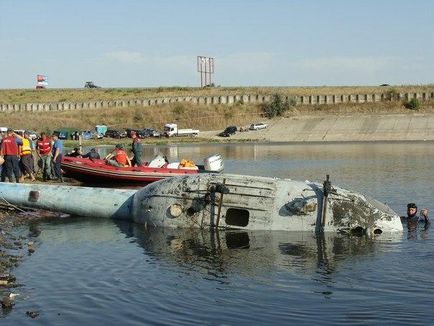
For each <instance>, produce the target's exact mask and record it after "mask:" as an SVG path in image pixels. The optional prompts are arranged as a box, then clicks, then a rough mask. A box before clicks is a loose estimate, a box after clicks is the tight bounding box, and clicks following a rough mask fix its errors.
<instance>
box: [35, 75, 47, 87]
mask: <svg viewBox="0 0 434 326" xmlns="http://www.w3.org/2000/svg"><path fill="white" fill-rule="evenodd" d="M47 79H48V78H47V76H44V75H36V88H37V89H38V88H45V87H47V86H48V81H47Z"/></svg>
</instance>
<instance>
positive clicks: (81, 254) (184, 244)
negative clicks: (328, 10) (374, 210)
mask: <svg viewBox="0 0 434 326" xmlns="http://www.w3.org/2000/svg"><path fill="white" fill-rule="evenodd" d="M386 145H387V146H386ZM386 145H383V146H382V147H381V146H380V145H378V144H370V145H369V144H368V145H355V144H353V145H327V146H324V145H321V146H316V145H311V146H301V145H297V146H289V145H283V146H282V145H281V146H274V145H268V146H267V145H255V146H254V145H241V146H234V145H228V146H221V145H219V146H216V147H213V146H202V147H201V148H200V149H199V150H198V149H196V148H195V149H194V150H191V151H189V147H188V146H187V147H179V148H177V152H176V153H172V154H173V156H172V158H177V157H179V158H182V157H183V156H187V155H188V157H192V156H193V158H194V159H196V160H198V159H199V158H200V157H204V156H206V155H207V154H209V153H212V152H216V151H219V152H221V151H222V152H223V153H222V154H223V155H224V156H225V158H226V171H227V172H235V173H244V174H258V175H268V176H278V177H291V178H294V179H301V180H303V179H310V180H317V181H322V179H323V176H325V174H330V175H331V177H332V180H333V182H334V183H336V184H338V185H341V186H345V187H346V188H350V189H355V190H359V191H361V192H364V193H366V194H369V195H371V196H372V197H376V198H377V199H379V200H381V201H385V202H388V203H389V204H391V206H392V208H394V209H395V210H397V211H401V212H402V210H403V209H405V204H406V203H407V202H408V201H415V202H417V203H420V204H421V205H423V206H427V207H428V208H429V209H431V210H432V208H433V207H432V205H431V198H430V196H431V184H430V181H431V180H432V178H433V176H432V175H431V171H430V169H428V165H429V161H431V162H432V159H433V158H432V157H431V156H432V155H434V154H431V153H434V151H432V149H433V148H432V147H433V146H432V145H430V144H415V145H414V146H413V147H412V149H413V153H415V155H416V156H415V157H417V159H415V158H412V159H409V158H408V157H407V156H406V155H407V153H408V147H406V146H408V145H401V146H397V145H390V144H386ZM171 151H172V152H173V151H174V150H173V149H171ZM410 185H411V186H410ZM415 190H417V191H415ZM410 199H411V200H410ZM39 229H40V230H41V231H42V232H41V234H40V236H39V237H38V238H37V240H36V245H35V247H36V252H35V253H34V254H33V255H32V256H30V257H27V258H25V259H24V261H23V262H22V263H21V265H20V266H19V267H18V268H16V269H15V270H14V271H13V273H14V275H16V277H17V280H18V281H19V282H24V283H25V284H24V286H22V287H19V288H17V289H16V292H19V293H20V294H21V295H20V296H19V297H18V300H17V302H16V305H15V308H14V309H13V310H12V311H11V312H10V313H9V314H3V316H2V317H3V320H1V319H0V323H2V322H3V323H5V324H10V325H25V324H34V323H35V322H37V323H39V324H43V325H48V324H51V325H81V324H89V325H101V324H105V325H113V324H123V325H143V324H159V325H161V324H165V325H167V324H176V325H182V324H185V325H191V324H212V325H214V324H229V325H235V324H247V323H251V324H270V323H273V324H280V325H287V324H289V323H292V324H306V325H312V324H330V325H336V324H342V325H347V324H349V323H351V324H361V325H366V324H385V323H390V324H401V325H406V324H412V325H416V324H428V323H430V322H431V321H432V320H433V317H432V313H431V310H432V306H433V303H434V302H433V301H434V299H433V298H434V282H433V281H432V278H433V275H434V272H433V268H432V261H433V258H434V250H433V249H434V246H433V240H432V238H433V234H432V230H431V229H430V230H428V231H423V230H418V232H417V233H416V234H415V236H414V237H411V238H410V239H408V237H407V232H406V231H404V232H403V233H400V234H383V235H381V236H379V237H374V238H370V237H346V236H341V235H336V234H325V235H324V236H315V235H314V234H312V233H303V232H297V233H292V232H236V231H230V232H229V231H226V232H209V231H188V230H168V229H155V230H150V229H145V228H144V227H143V226H140V225H134V224H132V223H128V222H123V223H120V222H115V221H110V220H98V219H88V218H86V219H85V218H71V219H65V220H62V221H58V222H53V223H44V224H41V225H40V226H39ZM28 310H33V311H34V310H37V311H39V313H40V315H39V316H38V318H37V319H36V320H31V319H29V318H28V317H26V315H25V311H28Z"/></svg>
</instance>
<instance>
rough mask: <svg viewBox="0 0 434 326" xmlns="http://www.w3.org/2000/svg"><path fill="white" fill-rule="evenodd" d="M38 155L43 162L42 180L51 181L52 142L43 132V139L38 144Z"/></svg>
mask: <svg viewBox="0 0 434 326" xmlns="http://www.w3.org/2000/svg"><path fill="white" fill-rule="evenodd" d="M36 149H37V151H36V154H37V155H38V157H39V159H40V160H41V162H42V166H41V169H42V180H44V181H47V180H50V179H51V140H50V138H48V136H47V135H46V133H45V132H41V137H40V138H39V139H38V141H37V142H36Z"/></svg>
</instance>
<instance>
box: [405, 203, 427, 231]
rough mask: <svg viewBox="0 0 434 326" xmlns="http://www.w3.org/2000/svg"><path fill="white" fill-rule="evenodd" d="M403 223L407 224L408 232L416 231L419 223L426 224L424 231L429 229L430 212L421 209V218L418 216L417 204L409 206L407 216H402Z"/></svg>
mask: <svg viewBox="0 0 434 326" xmlns="http://www.w3.org/2000/svg"><path fill="white" fill-rule="evenodd" d="M401 221H402V222H407V228H408V231H416V229H417V225H418V223H419V222H421V223H424V229H425V230H426V229H428V227H429V224H430V221H429V219H428V210H427V209H426V208H424V209H421V211H420V216H417V206H416V204H415V203H409V204H407V216H401Z"/></svg>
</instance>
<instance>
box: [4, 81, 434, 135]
mask: <svg viewBox="0 0 434 326" xmlns="http://www.w3.org/2000/svg"><path fill="white" fill-rule="evenodd" d="M391 89H393V90H394V91H396V92H422V91H426V92H432V91H434V87H433V86H396V87H393V88H392V87H309V88H307V87H304V88H302V87H279V88H272V87H269V88H266V87H261V88H248V87H247V88H221V87H215V88H206V89H204V88H181V87H172V88H155V89H87V90H85V89H80V90H78V89H76V90H74V89H65V90H60V89H58V90H0V103H1V102H9V103H11V102H14V103H19V102H56V101H81V100H83V101H85V100H90V99H92V100H96V99H103V98H104V99H110V100H116V99H121V98H139V97H153V96H181V95H192V96H194V95H213V94H217V95H218V94H229V93H231V94H237V93H239V94H252V93H263V94H275V93H281V94H291V95H294V94H298V95H300V94H345V93H347V94H363V93H380V92H386V91H388V90H389V91H390V90H391ZM432 111H433V101H428V102H423V103H422V105H421V108H420V109H419V112H421V113H424V112H432ZM364 112H365V113H368V112H369V113H372V112H379V113H403V114H406V113H412V112H411V110H408V109H405V108H404V106H403V103H401V102H377V103H365V104H335V105H312V106H310V105H306V106H296V107H293V108H292V109H291V110H289V111H288V112H287V113H286V115H287V116H292V115H303V114H318V113H327V114H352V113H364ZM261 120H266V119H265V118H264V117H263V109H262V106H261V105H256V104H242V103H236V104H234V105H232V106H229V105H208V106H205V105H192V104H188V103H173V104H166V105H158V106H151V107H142V106H137V107H126V108H104V109H83V110H74V111H49V112H26V113H18V112H8V113H6V112H0V126H2V127H3V126H4V127H12V128H14V129H30V130H36V131H39V132H40V131H46V132H49V133H50V132H52V131H54V130H56V129H59V128H61V127H72V128H78V129H81V130H93V129H94V128H95V125H97V124H105V125H107V126H108V127H109V128H113V129H125V128H137V129H143V128H153V129H156V130H161V129H162V128H163V125H164V124H165V123H168V122H175V123H177V124H178V126H179V128H196V129H199V130H219V129H223V128H224V127H225V126H228V125H236V126H246V125H249V124H250V123H253V122H258V121H261Z"/></svg>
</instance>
